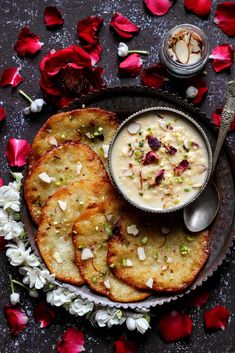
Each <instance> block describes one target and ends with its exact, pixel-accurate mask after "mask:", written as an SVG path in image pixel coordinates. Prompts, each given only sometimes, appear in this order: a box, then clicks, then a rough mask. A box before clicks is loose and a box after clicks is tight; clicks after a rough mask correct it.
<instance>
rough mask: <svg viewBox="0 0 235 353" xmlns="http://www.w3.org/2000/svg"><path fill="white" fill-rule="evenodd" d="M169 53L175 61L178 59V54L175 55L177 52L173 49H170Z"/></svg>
mask: <svg viewBox="0 0 235 353" xmlns="http://www.w3.org/2000/svg"><path fill="white" fill-rule="evenodd" d="M168 53H169V55H170V57H171V59H173V60H174V61H176V60H177V56H176V55H175V53H174V52H173V50H172V49H168Z"/></svg>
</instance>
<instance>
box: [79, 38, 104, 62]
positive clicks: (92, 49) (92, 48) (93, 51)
mask: <svg viewBox="0 0 235 353" xmlns="http://www.w3.org/2000/svg"><path fill="white" fill-rule="evenodd" d="M83 49H84V50H85V51H86V52H87V54H89V55H90V58H91V65H92V66H94V65H95V64H97V63H98V62H99V61H100V57H101V53H102V46H101V44H99V43H95V44H88V45H84V47H83Z"/></svg>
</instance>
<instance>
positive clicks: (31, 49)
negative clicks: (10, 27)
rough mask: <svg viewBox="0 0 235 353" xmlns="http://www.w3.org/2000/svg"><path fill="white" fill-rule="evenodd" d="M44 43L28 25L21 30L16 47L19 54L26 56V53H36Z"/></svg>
mask: <svg viewBox="0 0 235 353" xmlns="http://www.w3.org/2000/svg"><path fill="white" fill-rule="evenodd" d="M43 45H44V43H42V42H40V37H39V36H38V35H36V34H34V33H33V32H31V31H30V30H29V28H28V27H23V28H21V30H20V33H19V36H18V40H17V42H16V44H15V45H14V49H15V51H16V52H17V54H18V55H19V56H21V57H24V56H26V55H34V54H35V53H37V52H38V51H39V50H40V49H41V47H42V46H43Z"/></svg>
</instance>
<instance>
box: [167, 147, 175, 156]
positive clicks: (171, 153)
mask: <svg viewBox="0 0 235 353" xmlns="http://www.w3.org/2000/svg"><path fill="white" fill-rule="evenodd" d="M165 148H166V150H167V153H169V155H170V156H174V155H175V154H176V152H177V148H175V147H173V146H170V145H168V146H167V145H165Z"/></svg>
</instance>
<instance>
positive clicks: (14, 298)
mask: <svg viewBox="0 0 235 353" xmlns="http://www.w3.org/2000/svg"><path fill="white" fill-rule="evenodd" d="M19 301H20V295H19V293H11V294H10V302H11V304H12V305H16V304H17V303H19Z"/></svg>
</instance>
